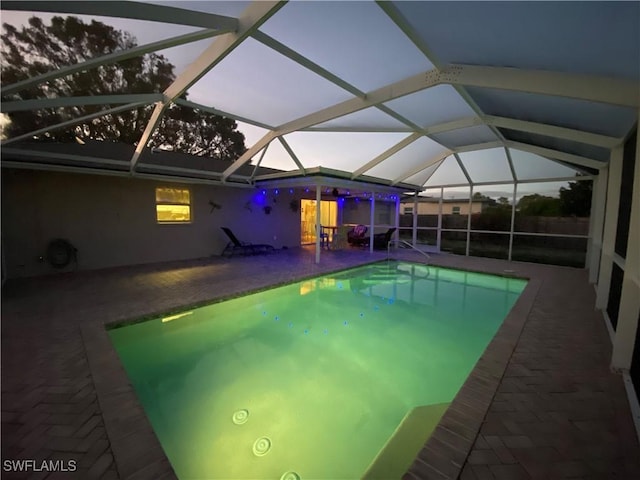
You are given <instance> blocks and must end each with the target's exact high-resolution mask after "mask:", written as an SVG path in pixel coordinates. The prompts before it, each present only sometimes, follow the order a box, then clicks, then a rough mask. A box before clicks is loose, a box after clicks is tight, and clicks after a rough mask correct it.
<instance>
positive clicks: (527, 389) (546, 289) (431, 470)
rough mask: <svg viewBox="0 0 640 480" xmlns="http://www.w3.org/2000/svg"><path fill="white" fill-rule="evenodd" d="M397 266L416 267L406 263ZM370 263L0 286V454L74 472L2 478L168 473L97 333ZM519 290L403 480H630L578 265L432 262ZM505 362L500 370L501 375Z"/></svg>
mask: <svg viewBox="0 0 640 480" xmlns="http://www.w3.org/2000/svg"><path fill="white" fill-rule="evenodd" d="M406 255H408V256H410V259H411V260H415V261H419V260H420V257H419V258H416V256H417V255H415V254H414V255H410V254H406ZM383 258H386V254H381V253H375V254H373V255H370V254H369V253H368V252H363V251H360V250H357V251H343V252H330V253H325V254H323V258H322V263H321V264H320V265H316V264H315V263H314V262H313V254H312V253H311V252H310V251H309V250H306V249H291V250H288V251H281V252H279V253H277V254H275V255H270V256H260V257H251V258H240V257H239V258H233V259H230V260H223V259H220V258H212V259H204V260H198V261H188V262H172V263H167V264H162V265H147V266H137V267H126V268H117V269H109V270H103V271H95V272H80V273H67V274H60V275H55V276H50V277H42V278H37V279H25V280H15V281H9V282H8V283H7V284H6V285H5V286H4V288H3V291H2V460H3V466H4V461H5V460H9V459H10V460H14V459H34V460H36V462H42V461H43V460H47V459H48V460H61V461H63V462H68V461H69V460H74V461H75V462H76V465H77V470H76V471H75V472H66V473H61V472H58V473H48V472H46V471H41V472H27V473H25V472H22V473H17V472H12V473H8V472H6V471H5V472H3V475H2V478H29V479H31V478H34V479H35V478H38V479H43V478H50V479H54V478H81V479H85V478H104V479H111V478H128V479H129V478H130V479H147V478H148V479H159V478H175V477H174V475H173V472H172V471H171V468H170V465H169V463H168V461H167V459H166V457H165V456H164V454H163V453H162V451H161V449H160V447H159V444H158V442H157V440H156V438H155V436H154V435H153V433H152V431H151V429H150V426H149V424H148V422H147V420H146V418H145V417H144V415H143V413H142V410H141V407H140V406H139V404H138V403H137V401H136V399H135V395H134V394H133V391H132V389H131V385H130V384H129V382H128V380H127V379H126V376H125V375H124V371H123V369H122V367H121V365H120V364H119V362H118V360H117V356H116V355H115V352H114V351H113V349H112V348H111V346H110V344H109V342H108V337H107V335H106V333H105V330H104V327H103V325H104V324H109V323H112V322H119V321H126V320H128V319H132V318H139V317H141V316H147V315H152V314H156V313H165V312H168V311H171V310H175V309H179V308H180V307H181V306H185V305H196V304H199V303H203V302H207V301H210V300H213V299H217V298H221V297H228V296H231V295H237V294H240V293H242V292H246V291H249V290H254V289H259V288H265V287H267V286H269V285H272V284H278V283H284V282H288V281H291V280H294V279H298V278H303V277H307V276H312V275H317V274H320V273H324V272H328V271H332V270H337V269H341V268H347V267H350V266H354V265H358V264H362V263H367V262H371V261H376V260H380V259H383ZM431 263H433V264H437V265H443V266H452V267H456V268H466V269H471V270H477V271H486V272H494V273H504V272H505V270H510V271H514V273H515V274H516V275H519V276H525V277H528V278H530V279H532V280H531V282H530V284H529V286H528V287H527V290H525V293H524V294H523V296H522V297H521V300H519V301H518V304H517V305H516V307H514V311H512V313H511V314H510V316H509V317H508V319H507V320H505V324H504V325H503V327H501V330H500V332H499V334H498V335H497V336H496V338H495V339H494V340H493V341H492V344H491V345H490V347H489V348H488V349H487V351H486V352H485V354H484V355H483V358H482V359H481V360H480V361H479V363H478V365H477V367H476V369H475V370H474V373H473V374H472V377H470V379H469V381H468V382H467V383H466V384H465V386H464V387H463V389H462V390H461V391H460V393H459V394H458V397H457V398H456V400H455V401H454V403H453V404H452V408H450V409H449V411H448V412H447V413H446V414H445V417H444V418H443V420H442V422H441V424H440V426H439V427H438V429H437V430H436V433H435V434H434V436H433V437H432V438H431V439H430V440H429V442H427V444H426V445H425V448H424V449H423V450H422V451H421V452H420V455H419V458H418V459H416V461H415V462H414V464H413V466H412V468H411V470H410V471H409V472H408V473H407V475H406V476H405V477H406V478H455V477H457V476H458V475H460V477H461V478H463V479H474V478H478V479H484V478H497V479H502V478H504V479H517V478H640V464H639V462H638V457H639V455H638V454H639V453H640V451H639V448H638V441H637V437H636V433H635V430H634V428H633V422H632V419H631V414H630V411H629V407H628V404H627V400H626V395H625V391H624V386H623V384H622V379H621V378H620V377H619V376H617V375H614V374H612V373H611V372H610V371H609V368H608V363H609V358H610V351H611V344H610V340H609V338H608V334H607V332H606V328H605V326H604V323H603V320H602V316H601V314H600V313H599V312H597V311H595V310H594V297H595V295H594V291H593V287H592V286H590V285H588V283H587V275H586V272H585V271H582V270H576V269H570V268H562V267H550V266H542V265H533V264H524V263H516V262H513V263H509V262H505V261H500V260H491V259H481V258H465V257H458V256H452V255H434V256H433V258H432V262H431ZM505 367H506V369H505Z"/></svg>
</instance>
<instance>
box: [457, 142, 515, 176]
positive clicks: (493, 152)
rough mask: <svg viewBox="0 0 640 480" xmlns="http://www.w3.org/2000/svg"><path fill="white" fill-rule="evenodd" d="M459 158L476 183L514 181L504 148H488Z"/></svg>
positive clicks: (466, 153) (460, 155) (465, 153)
mask: <svg viewBox="0 0 640 480" xmlns="http://www.w3.org/2000/svg"><path fill="white" fill-rule="evenodd" d="M458 156H459V157H460V160H461V161H462V164H463V165H464V168H465V169H466V170H467V173H468V174H469V177H471V181H472V182H474V183H480V182H490V181H493V180H495V181H504V180H513V175H512V174H511V169H510V168H509V162H508V160H507V154H506V153H505V151H504V148H488V149H486V150H476V151H474V152H463V153H459V154H458Z"/></svg>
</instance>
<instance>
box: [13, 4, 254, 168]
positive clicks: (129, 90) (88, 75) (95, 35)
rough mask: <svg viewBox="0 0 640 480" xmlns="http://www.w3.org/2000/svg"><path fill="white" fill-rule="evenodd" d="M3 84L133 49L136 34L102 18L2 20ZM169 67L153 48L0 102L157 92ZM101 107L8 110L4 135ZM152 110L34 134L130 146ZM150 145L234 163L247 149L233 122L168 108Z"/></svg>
mask: <svg viewBox="0 0 640 480" xmlns="http://www.w3.org/2000/svg"><path fill="white" fill-rule="evenodd" d="M1 38H2V70H1V73H2V83H3V85H11V84H13V83H16V82H19V81H21V80H25V79H28V78H31V77H34V76H37V75H40V74H42V73H46V72H49V71H52V70H55V69H60V68H63V67H65V66H68V65H74V64H77V63H81V62H84V61H86V60H88V59H91V58H96V57H100V56H103V55H108V54H110V53H113V52H118V51H122V50H127V49H131V48H133V47H135V46H136V39H135V38H134V37H133V36H132V35H130V34H129V33H127V32H123V31H120V30H116V29H114V28H113V27H111V26H108V25H105V24H104V23H101V22H97V21H91V23H84V22H83V21H82V20H80V19H78V18H76V17H73V16H70V17H65V18H63V17H53V18H52V19H51V23H50V24H49V25H47V24H45V23H44V22H43V21H42V19H40V18H38V17H31V18H30V19H29V22H28V26H24V27H22V28H20V29H17V28H15V27H14V26H12V25H9V24H6V23H5V24H3V34H2V36H1ZM173 69H174V67H173V65H172V64H171V63H170V62H169V61H168V60H167V59H166V58H165V57H164V56H163V55H158V54H155V53H151V54H146V55H143V56H139V57H135V58H131V59H127V60H123V61H120V62H118V63H112V64H105V65H100V66H99V67H96V68H92V69H90V70H86V71H81V72H77V73H74V74H71V75H67V76H64V77H60V78H56V79H54V80H50V81H48V82H45V83H42V84H39V85H36V86H32V87H29V88H26V89H23V90H21V91H20V92H19V93H18V94H14V95H3V96H2V100H3V101H5V102H6V101H12V100H20V99H22V100H27V99H38V98H55V97H74V96H75V97H80V96H93V95H114V94H137V93H157V92H162V91H164V90H165V89H166V88H167V87H168V86H169V85H170V84H171V82H172V81H173V80H174V78H175V75H174V72H173ZM105 107H107V106H106V105H88V106H75V107H68V108H56V109H41V110H37V111H24V112H12V113H10V114H9V118H10V121H11V123H10V124H9V125H8V126H7V127H6V128H5V133H7V134H8V136H9V137H13V136H17V135H21V134H24V133H29V132H31V131H34V130H37V129H40V128H43V127H47V126H50V125H54V124H57V123H60V122H64V121H67V120H69V119H73V118H78V117H81V116H84V115H89V114H92V113H96V112H99V111H100V110H103V109H104V108H105ZM152 111H153V105H147V106H143V107H139V108H136V109H134V110H131V111H125V112H120V113H117V114H110V115H106V116H102V117H98V118H95V119H93V120H88V121H85V122H84V123H82V124H78V125H75V126H72V127H67V128H64V129H56V130H52V131H49V132H46V133H44V134H42V135H40V136H39V137H38V138H39V139H41V140H51V141H58V142H65V141H66V142H68V141H73V140H74V139H75V137H79V138H92V139H96V140H108V141H118V142H124V143H128V144H134V145H135V144H136V143H137V142H138V141H139V140H140V137H141V136H142V133H143V132H144V129H145V127H146V125H147V122H148V120H149V118H150V116H151V112H152ZM147 146H149V147H159V146H169V147H172V149H173V150H175V151H181V152H186V153H191V154H195V155H206V156H212V157H216V158H223V159H227V160H233V159H235V158H237V157H238V156H240V155H241V154H242V153H244V151H245V146H244V135H243V134H242V133H241V132H238V131H237V124H236V122H235V121H233V120H232V119H228V118H224V117H220V116H218V115H214V114H210V113H208V112H202V111H199V110H193V109H190V108H184V107H180V106H177V105H171V106H170V107H169V108H168V109H167V110H166V111H165V115H164V116H163V118H162V120H161V122H160V125H159V126H158V129H157V130H156V132H155V133H154V135H153V136H152V138H151V139H150V141H149V143H148V145H147Z"/></svg>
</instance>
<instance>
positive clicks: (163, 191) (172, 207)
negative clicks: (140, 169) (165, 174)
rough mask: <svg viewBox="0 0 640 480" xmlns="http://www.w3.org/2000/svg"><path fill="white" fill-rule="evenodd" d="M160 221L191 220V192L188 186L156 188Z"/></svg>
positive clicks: (157, 214) (182, 221) (183, 221)
mask: <svg viewBox="0 0 640 480" xmlns="http://www.w3.org/2000/svg"><path fill="white" fill-rule="evenodd" d="M156 219H157V221H158V223H189V222H191V192H189V189H187V188H156Z"/></svg>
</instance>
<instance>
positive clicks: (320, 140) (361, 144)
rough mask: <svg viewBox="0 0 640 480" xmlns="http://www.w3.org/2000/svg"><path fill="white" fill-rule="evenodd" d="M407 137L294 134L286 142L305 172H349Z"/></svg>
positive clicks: (337, 133)
mask: <svg viewBox="0 0 640 480" xmlns="http://www.w3.org/2000/svg"><path fill="white" fill-rule="evenodd" d="M406 136H407V134H406V133H361V132H357V133H342V132H295V133H291V134H289V135H286V136H285V140H286V141H287V143H288V144H289V146H290V147H291V149H292V150H293V151H294V152H295V154H296V155H297V157H298V159H299V160H300V163H302V165H304V167H305V168H311V167H317V166H323V167H327V168H334V169H336V170H344V171H347V172H352V171H354V170H356V169H357V168H359V167H361V166H362V165H364V164H366V163H367V162H369V161H370V160H372V159H373V158H375V157H376V156H378V155H379V154H381V153H382V152H384V151H385V150H387V149H389V148H390V147H392V146H393V145H395V144H396V143H398V142H400V141H401V140H402V139H403V138H405V137H406Z"/></svg>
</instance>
